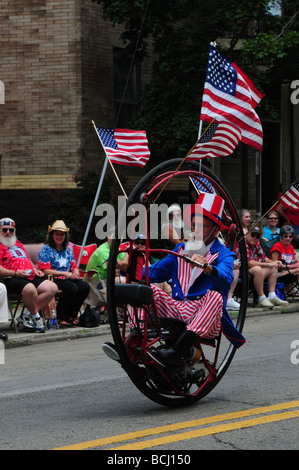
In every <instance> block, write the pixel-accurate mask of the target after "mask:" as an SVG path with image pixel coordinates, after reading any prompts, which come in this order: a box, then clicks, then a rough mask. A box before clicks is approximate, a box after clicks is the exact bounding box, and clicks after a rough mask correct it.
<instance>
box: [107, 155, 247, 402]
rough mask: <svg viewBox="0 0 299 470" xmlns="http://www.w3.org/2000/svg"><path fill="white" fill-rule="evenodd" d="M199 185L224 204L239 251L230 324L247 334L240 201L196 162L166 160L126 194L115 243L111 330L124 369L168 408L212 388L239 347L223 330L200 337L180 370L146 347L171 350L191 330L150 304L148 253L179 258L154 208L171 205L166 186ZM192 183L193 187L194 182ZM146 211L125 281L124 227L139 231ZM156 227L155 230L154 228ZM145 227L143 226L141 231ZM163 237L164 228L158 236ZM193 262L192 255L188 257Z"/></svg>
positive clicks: (230, 241)
mask: <svg viewBox="0 0 299 470" xmlns="http://www.w3.org/2000/svg"><path fill="white" fill-rule="evenodd" d="M194 182H198V183H200V184H201V185H202V188H203V190H204V191H206V192H215V193H216V194H218V195H220V196H221V197H222V198H223V199H224V201H225V207H224V211H225V212H224V216H225V218H226V226H228V230H226V231H225V232H222V235H221V236H222V241H223V243H224V244H225V245H226V246H227V247H228V248H229V249H231V250H232V251H235V252H236V251H237V250H238V251H239V254H240V261H241V264H240V278H241V279H242V282H241V283H240V285H239V288H240V297H241V306H240V310H239V312H237V313H236V317H235V318H234V320H231V319H229V320H230V321H231V322H232V323H233V325H234V326H235V327H236V328H237V329H238V330H239V332H242V329H243V325H244V321H245V316H246V308H247V294H248V265H247V255H246V248H245V241H244V238H243V231H242V227H241V223H240V220H239V217H238V214H237V210H236V208H235V205H234V203H233V201H232V199H231V197H230V195H229V193H228V191H227V189H226V188H225V187H224V185H223V184H222V183H221V181H220V180H219V179H218V178H217V177H216V176H215V175H214V174H213V172H211V171H210V170H209V169H208V168H206V167H204V166H203V165H201V166H199V164H198V162H193V161H184V162H183V163H182V161H181V160H180V159H173V160H168V161H166V162H164V163H162V164H160V165H158V166H157V167H155V168H153V169H152V170H151V171H150V172H149V173H147V174H146V175H145V176H144V178H143V179H142V180H141V181H140V182H139V183H138V184H137V186H136V187H135V188H134V190H133V191H132V193H131V194H130V196H129V197H128V200H127V204H126V207H125V208H124V209H123V211H122V213H121V214H120V215H119V217H118V222H117V225H116V233H115V239H114V240H113V241H112V244H111V248H110V257H109V262H108V278H107V303H108V312H109V320H110V327H111V332H112V336H113V340H114V343H115V347H116V349H117V352H118V356H119V360H120V363H121V366H122V367H123V368H124V370H125V371H126V373H127V374H128V375H129V377H130V379H131V380H132V382H133V383H134V384H135V386H136V387H137V388H138V389H139V390H140V391H141V392H142V393H143V394H144V395H145V396H147V397H148V398H149V399H151V400H153V401H155V402H157V403H159V404H161V405H165V406H173V407H176V406H184V405H189V404H192V403H194V402H196V401H198V400H200V399H201V398H203V397H204V396H206V395H207V394H208V393H210V392H211V390H213V388H214V387H215V386H216V385H217V384H218V382H219V381H220V379H221V378H222V377H223V376H224V374H225V373H226V371H227V369H228V367H229V365H230V363H231V361H232V359H233V357H234V354H235V352H236V346H235V345H233V344H232V343H231V342H229V341H228V340H227V338H226V337H225V336H224V335H223V332H222V331H221V332H220V334H219V335H218V336H217V337H216V338H215V339H213V340H205V339H204V338H203V339H200V338H199V339H198V342H197V344H196V348H195V349H194V351H193V352H195V351H196V353H197V354H196V355H195V357H196V359H195V358H194V357H192V355H193V353H192V354H191V351H190V357H185V358H184V361H183V362H182V363H181V364H180V365H179V366H177V367H162V366H161V365H159V364H158V363H157V362H155V361H154V360H153V359H152V357H151V355H150V354H149V352H150V351H151V349H152V348H161V347H163V348H167V347H170V346H172V345H173V344H174V342H175V341H176V339H177V337H178V336H179V334H180V333H181V332H182V331H183V330H184V328H186V325H185V324H184V323H183V322H180V321H178V320H170V319H162V318H160V317H159V312H157V311H156V309H155V305H154V304H153V295H152V288H151V286H150V282H149V279H148V275H147V267H148V265H149V260H150V259H151V257H153V256H154V257H155V259H156V260H158V261H156V262H157V263H159V258H162V257H165V256H178V254H177V253H174V252H173V251H171V250H167V249H165V248H164V246H163V241H162V240H161V239H158V240H153V239H152V238H150V235H151V234H152V233H153V230H154V229H155V228H157V227H156V225H158V224H157V222H156V220H154V221H153V217H152V215H153V214H152V208H153V206H154V205H156V206H157V205H159V206H160V205H161V204H162V203H168V204H169V203H171V202H173V201H169V199H167V198H169V192H168V188H169V187H172V189H173V188H176V189H177V191H178V193H179V194H180V196H181V197H182V198H184V199H182V201H186V202H187V201H188V195H189V193H190V187H191V188H192V185H193V183H194ZM190 185H191V186H190ZM142 212H143V214H145V216H144V217H145V220H146V224H145V227H143V228H144V231H145V232H146V233H145V235H146V245H145V247H144V248H143V249H141V248H136V247H134V246H133V235H132V237H130V236H129V238H130V240H129V242H128V246H127V247H126V248H125V249H126V251H127V253H128V254H127V256H128V266H129V267H128V273H127V275H126V277H123V281H122V282H121V283H120V282H119V281H118V278H117V277H115V272H116V268H117V256H118V254H119V251H120V247H122V237H123V235H124V234H123V228H124V227H125V228H126V229H127V232H126V233H127V234H129V233H130V230H131V231H132V234H133V233H136V231H137V230H136V229H137V223H138V216H139V215H140V213H142ZM153 224H155V227H153ZM138 231H140V228H139V230H138ZM158 235H159V233H158ZM186 262H188V259H186ZM143 265H144V268H145V277H144V279H141V276H140V273H139V269H140V268H141V267H142V266H143Z"/></svg>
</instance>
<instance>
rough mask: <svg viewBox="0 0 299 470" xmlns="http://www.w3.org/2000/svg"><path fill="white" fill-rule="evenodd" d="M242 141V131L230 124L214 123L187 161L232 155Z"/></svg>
mask: <svg viewBox="0 0 299 470" xmlns="http://www.w3.org/2000/svg"><path fill="white" fill-rule="evenodd" d="M240 140H241V130H240V129H239V128H238V127H236V126H235V125H234V124H231V123H230V122H224V121H222V122H220V123H219V124H217V123H213V124H212V125H211V126H210V128H209V129H208V130H207V132H206V134H204V135H203V137H202V138H201V139H200V141H199V143H198V144H197V145H196V147H195V148H194V149H193V150H192V152H191V153H190V155H189V156H188V157H187V160H198V159H201V158H207V157H212V158H213V157H225V156H226V155H231V154H232V153H233V151H234V150H235V148H236V147H237V145H238V143H239V141H240Z"/></svg>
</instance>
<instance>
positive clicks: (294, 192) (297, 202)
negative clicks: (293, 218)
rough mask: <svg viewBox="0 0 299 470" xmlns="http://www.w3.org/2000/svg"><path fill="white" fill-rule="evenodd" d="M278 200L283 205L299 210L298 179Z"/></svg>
mask: <svg viewBox="0 0 299 470" xmlns="http://www.w3.org/2000/svg"><path fill="white" fill-rule="evenodd" d="M280 202H281V204H282V205H283V206H285V207H292V208H293V209H296V210H299V180H298V181H296V183H294V184H293V185H292V186H291V187H290V189H289V190H288V191H287V192H286V193H285V194H284V195H283V196H282V197H281V199H280Z"/></svg>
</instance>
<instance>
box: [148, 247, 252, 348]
mask: <svg viewBox="0 0 299 470" xmlns="http://www.w3.org/2000/svg"><path fill="white" fill-rule="evenodd" d="M184 246H185V244H184V243H179V244H178V245H176V247H175V248H174V250H173V251H175V252H178V253H179V252H180V251H182V249H183V248H184ZM234 258H235V254H234V253H233V252H232V251H230V250H229V249H228V248H226V247H225V246H224V245H223V244H222V243H220V242H219V240H218V239H216V240H215V242H214V243H213V245H212V246H211V248H210V253H209V255H207V256H206V259H207V261H208V262H209V264H211V265H212V266H214V267H215V268H216V270H217V273H218V275H217V276H214V275H210V276H208V275H207V274H205V273H204V271H202V270H201V269H200V270H199V271H198V275H197V277H196V278H195V279H194V281H193V283H192V284H191V285H190V286H189V287H188V290H186V287H185V288H184V287H182V282H183V281H182V280H181V279H179V263H182V262H183V263H185V261H182V260H180V259H179V258H178V257H177V256H173V255H167V256H166V257H165V258H164V259H162V260H160V261H157V262H156V263H155V264H153V265H152V266H149V268H148V269H149V279H150V282H152V283H157V282H158V283H159V282H164V281H168V280H170V279H171V280H172V297H173V299H175V300H181V301H183V300H196V299H199V298H201V297H202V296H203V295H204V294H205V293H206V292H207V291H208V290H216V291H217V292H219V293H220V294H221V295H222V298H223V315H222V318H221V321H222V329H223V333H224V334H225V336H226V337H227V339H228V340H229V341H230V342H231V343H232V344H233V345H234V346H235V347H236V348H238V347H240V346H242V345H243V344H244V343H245V342H246V340H245V338H244V336H243V335H242V334H241V333H240V332H239V331H238V329H237V328H236V327H235V326H234V324H233V322H232V320H231V318H230V316H229V314H228V312H227V310H226V298H227V294H228V291H229V289H230V286H231V283H232V281H233V265H234ZM144 274H145V270H144ZM184 290H185V292H184Z"/></svg>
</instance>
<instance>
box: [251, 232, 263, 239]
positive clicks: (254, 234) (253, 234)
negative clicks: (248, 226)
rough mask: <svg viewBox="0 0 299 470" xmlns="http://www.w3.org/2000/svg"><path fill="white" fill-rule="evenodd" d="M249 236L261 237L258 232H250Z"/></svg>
mask: <svg viewBox="0 0 299 470" xmlns="http://www.w3.org/2000/svg"><path fill="white" fill-rule="evenodd" d="M251 237H252V238H257V239H259V238H261V236H260V234H259V233H251Z"/></svg>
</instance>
